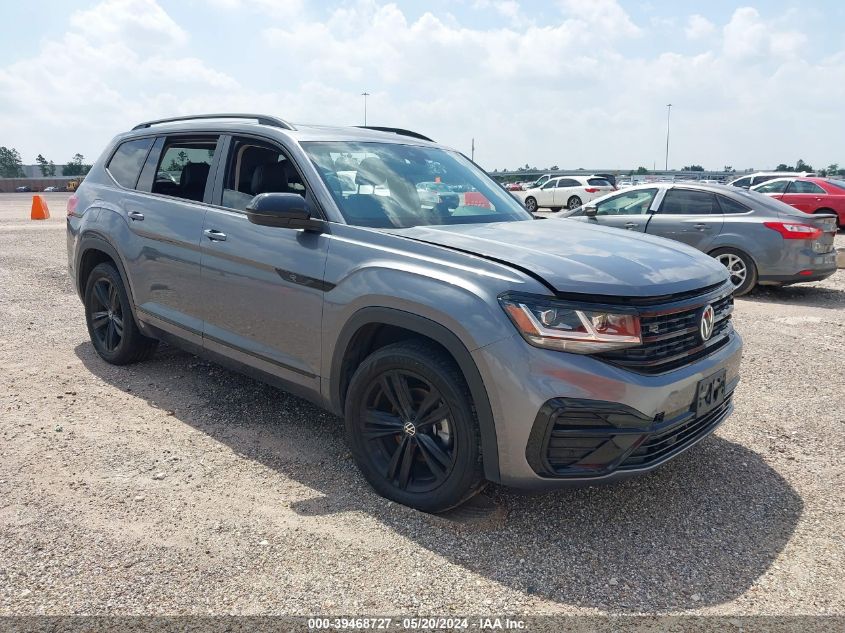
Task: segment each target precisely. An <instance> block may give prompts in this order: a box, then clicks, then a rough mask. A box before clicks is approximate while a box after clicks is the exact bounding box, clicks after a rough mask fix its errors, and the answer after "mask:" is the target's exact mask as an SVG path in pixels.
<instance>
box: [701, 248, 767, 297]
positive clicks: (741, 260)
mask: <svg viewBox="0 0 845 633" xmlns="http://www.w3.org/2000/svg"><path fill="white" fill-rule="evenodd" d="M710 256H711V257H714V258H715V259H717V260H718V261H719V262H720V263H721V264H722V265H724V266H725V268H727V269H728V271H729V272H730V273H731V283H732V284H733V286H734V296H735V297H741V296H742V295H746V294H748V293H749V292H751V291H752V290H753V289H754V286H756V285H757V266H755V265H754V260H752V259H751V258H750V257H749V256H748V255H746V254H745V253H743V252H742V251H740V250H737V249H735V248H717V249H716V250H715V251H713V252H712V253H710ZM741 271H742V274H740V273H741Z"/></svg>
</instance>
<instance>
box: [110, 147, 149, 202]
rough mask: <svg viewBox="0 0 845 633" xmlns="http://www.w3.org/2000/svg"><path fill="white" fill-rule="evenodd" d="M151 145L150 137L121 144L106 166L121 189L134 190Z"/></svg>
mask: <svg viewBox="0 0 845 633" xmlns="http://www.w3.org/2000/svg"><path fill="white" fill-rule="evenodd" d="M152 144H153V139H152V137H150V138H139V139H135V140H132V141H125V142H123V143H121V144H120V145H119V146H118V148H117V150H116V151H115V153H114V154H113V155H112V157H111V160H109V164H108V165H107V166H106V169H107V170H108V172H109V173H110V174H111V176H112V178H114V179H115V180H116V181H117V182H118V184H120V185H121V186H122V187H126V188H127V189H134V188H135V185H136V184H137V182H138V176H139V175H140V174H141V167H143V165H144V161H145V160H146V159H147V154H148V153H149V151H150V147H151V146H152Z"/></svg>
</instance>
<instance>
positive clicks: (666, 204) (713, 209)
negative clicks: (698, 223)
mask: <svg viewBox="0 0 845 633" xmlns="http://www.w3.org/2000/svg"><path fill="white" fill-rule="evenodd" d="M659 212H660V213H662V214H664V215H709V214H711V213H720V212H721V209H719V207H718V206H717V203H716V196H714V195H713V194H712V193H709V192H707V191H695V190H693V189H670V190H669V191H667V192H666V197H665V198H663V204H662V205H660V211H659Z"/></svg>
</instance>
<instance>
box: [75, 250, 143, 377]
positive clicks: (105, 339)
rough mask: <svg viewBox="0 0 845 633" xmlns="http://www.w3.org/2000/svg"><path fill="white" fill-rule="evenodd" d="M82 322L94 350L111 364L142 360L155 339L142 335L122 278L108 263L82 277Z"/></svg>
mask: <svg viewBox="0 0 845 633" xmlns="http://www.w3.org/2000/svg"><path fill="white" fill-rule="evenodd" d="M84 297H85V300H84V306H85V321H86V322H87V324H88V334H89V336H90V337H91V342H92V343H93V344H94V349H95V350H96V351H97V354H99V355H100V357H101V358H102V359H103V360H105V361H107V362H109V363H112V364H113V365H127V364H129V363H135V362H138V361H141V360H145V359H147V358H149V357H150V356H152V355H153V354H154V353H155V350H156V347H157V346H158V341H157V340H155V339H153V338H148V337H146V336H144V335H143V334H141V331H140V330H139V329H138V324H137V323H136V322H135V317H134V315H133V314H132V306H131V304H130V302H129V301H130V300H129V295H128V293H127V292H126V287H125V286H124V284H123V278H122V277H121V276H120V273H118V272H117V268H116V267H115V266H114V264H112V263H110V262H104V263H102V264H98V265H97V266H95V267H94V269H93V270H92V271H91V273H90V274H89V275H88V279H86V280H85V293H84Z"/></svg>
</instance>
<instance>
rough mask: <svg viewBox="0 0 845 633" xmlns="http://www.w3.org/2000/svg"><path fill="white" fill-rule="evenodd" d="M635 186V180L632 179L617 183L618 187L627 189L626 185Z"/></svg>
mask: <svg viewBox="0 0 845 633" xmlns="http://www.w3.org/2000/svg"><path fill="white" fill-rule="evenodd" d="M633 186H634V182H633V181H632V180H620V181H619V182H618V183H616V188H617V189H625V188H626V187H633Z"/></svg>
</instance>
